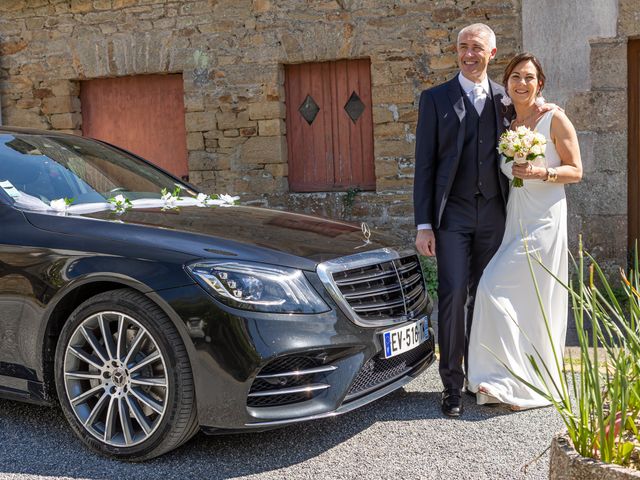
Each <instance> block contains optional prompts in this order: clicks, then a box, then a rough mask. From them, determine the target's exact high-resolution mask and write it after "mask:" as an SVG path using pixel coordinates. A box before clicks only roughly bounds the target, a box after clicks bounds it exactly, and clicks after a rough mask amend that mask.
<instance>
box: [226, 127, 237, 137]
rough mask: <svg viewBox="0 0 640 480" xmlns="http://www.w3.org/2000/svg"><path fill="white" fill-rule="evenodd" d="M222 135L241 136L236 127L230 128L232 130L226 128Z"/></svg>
mask: <svg viewBox="0 0 640 480" xmlns="http://www.w3.org/2000/svg"><path fill="white" fill-rule="evenodd" d="M222 136H223V137H229V138H231V137H239V136H240V131H239V130H238V129H236V128H233V129H230V130H225V131H223V132H222Z"/></svg>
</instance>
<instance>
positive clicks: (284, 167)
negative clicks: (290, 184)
mask: <svg viewBox="0 0 640 480" xmlns="http://www.w3.org/2000/svg"><path fill="white" fill-rule="evenodd" d="M264 169H265V170H266V171H267V172H269V173H270V174H271V175H272V176H274V177H286V176H287V175H289V165H288V164H286V163H273V164H268V165H265V166H264Z"/></svg>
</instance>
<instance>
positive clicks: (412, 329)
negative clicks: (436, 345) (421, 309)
mask: <svg viewBox="0 0 640 480" xmlns="http://www.w3.org/2000/svg"><path fill="white" fill-rule="evenodd" d="M428 338H429V322H427V319H426V317H425V318H421V319H420V320H418V321H417V322H413V323H410V324H409V325H405V326H404V327H398V328H394V329H393V330H388V331H386V332H384V333H383V334H382V341H383V344H384V358H389V357H394V356H396V355H400V354H401V353H404V352H408V351H409V350H411V349H414V348H416V347H417V346H418V345H420V344H421V343H422V342H424V341H425V340H427V339H428Z"/></svg>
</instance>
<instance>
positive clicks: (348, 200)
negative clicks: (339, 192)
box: [342, 187, 362, 217]
mask: <svg viewBox="0 0 640 480" xmlns="http://www.w3.org/2000/svg"><path fill="white" fill-rule="evenodd" d="M361 191H362V190H360V188H358V187H350V188H348V189H347V191H346V193H345V195H344V197H342V206H343V207H344V215H345V217H346V216H347V215H350V214H351V209H352V208H353V204H354V203H355V201H356V196H357V195H358V193H360V192H361Z"/></svg>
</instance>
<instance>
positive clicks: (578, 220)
mask: <svg viewBox="0 0 640 480" xmlns="http://www.w3.org/2000/svg"><path fill="white" fill-rule="evenodd" d="M638 35H640V0H618V2H617V26H616V31H615V33H614V34H613V36H607V37H601V38H598V37H593V38H591V39H590V51H591V55H590V63H589V65H590V77H591V88H590V89H589V90H588V91H586V92H579V93H577V94H576V95H574V96H573V97H572V98H570V99H569V101H568V103H567V114H568V115H569V117H570V118H571V119H572V120H573V122H574V124H575V126H576V129H577V130H578V131H580V132H582V134H581V149H582V154H583V160H584V171H585V176H584V180H583V182H582V183H581V184H579V185H576V186H575V187H572V188H571V189H570V190H569V192H570V195H569V197H568V202H570V204H571V205H572V208H571V212H572V215H571V216H570V219H569V221H570V225H571V229H570V231H571V230H573V231H574V232H575V233H576V234H577V232H582V233H583V235H584V241H585V245H586V246H587V248H588V249H589V250H590V251H591V252H592V253H593V254H594V255H595V256H596V258H598V259H600V260H601V261H602V262H603V264H604V266H605V267H607V269H608V270H609V271H610V272H612V273H614V272H617V268H618V267H619V266H625V265H626V262H627V236H628V235H627V228H628V223H627V189H628V178H627V162H628V161H629V159H628V152H627V136H628V128H627V125H628V109H627V106H628V105H627V98H628V95H627V84H628V78H627V39H628V38H630V37H631V38H633V37H635V38H637V37H638Z"/></svg>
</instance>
